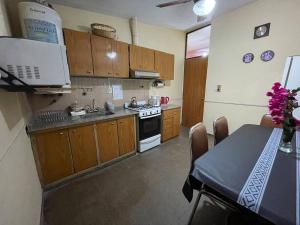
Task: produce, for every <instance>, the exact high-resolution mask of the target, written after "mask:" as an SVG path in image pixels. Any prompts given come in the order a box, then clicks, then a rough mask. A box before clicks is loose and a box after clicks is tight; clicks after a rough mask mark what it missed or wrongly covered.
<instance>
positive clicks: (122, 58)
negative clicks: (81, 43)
mask: <svg viewBox="0 0 300 225" xmlns="http://www.w3.org/2000/svg"><path fill="white" fill-rule="evenodd" d="M91 40H92V55H93V62H94V74H95V76H98V77H120V78H126V77H127V78H128V77H129V52H128V44H127V43H124V42H120V41H115V40H112V39H108V38H104V37H99V36H95V35H92V38H91Z"/></svg>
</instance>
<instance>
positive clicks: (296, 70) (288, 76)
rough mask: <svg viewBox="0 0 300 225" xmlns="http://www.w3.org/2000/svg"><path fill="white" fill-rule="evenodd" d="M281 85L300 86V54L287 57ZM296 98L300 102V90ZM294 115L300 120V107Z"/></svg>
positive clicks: (287, 86)
mask: <svg viewBox="0 0 300 225" xmlns="http://www.w3.org/2000/svg"><path fill="white" fill-rule="evenodd" d="M281 85H282V86H284V87H285V88H287V89H290V90H291V89H296V88H298V87H300V56H290V57H288V58H287V60H286V63H285V68H284V73H283V78H282V81H281ZM296 99H297V100H298V102H299V103H300V92H298V95H297V96H296ZM294 116H295V117H296V118H297V119H299V120H300V108H298V109H296V110H294Z"/></svg>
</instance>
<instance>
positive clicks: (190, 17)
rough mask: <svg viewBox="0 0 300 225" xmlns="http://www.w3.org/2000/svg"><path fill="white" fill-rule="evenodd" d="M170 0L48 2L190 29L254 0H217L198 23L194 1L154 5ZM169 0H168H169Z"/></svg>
mask: <svg viewBox="0 0 300 225" xmlns="http://www.w3.org/2000/svg"><path fill="white" fill-rule="evenodd" d="M168 1H169V0H49V2H52V3H57V4H62V5H66V6H71V7H74V8H79V9H85V10H89V11H93V12H98V13H103V14H107V15H112V16H117V17H122V18H130V17H133V16H137V18H138V20H139V21H141V22H144V23H147V24H153V25H160V26H164V27H169V28H174V29H178V30H183V31H187V30H191V29H193V28H196V27H200V26H202V25H205V24H208V23H209V22H210V20H211V18H212V17H215V16H218V15H220V14H224V13H226V12H229V11H231V10H233V9H236V8H239V7H241V6H243V5H245V4H248V3H250V2H253V1H255V0H225V1H224V0H216V2H217V5H216V8H215V10H214V12H213V13H212V15H210V17H209V18H208V19H206V20H204V21H201V22H199V23H197V18H196V16H195V15H194V13H193V11H192V8H193V2H190V3H186V4H182V5H177V6H171V7H167V8H162V9H160V8H157V7H155V6H156V5H157V4H159V3H164V2H168ZM170 1H171V0H170Z"/></svg>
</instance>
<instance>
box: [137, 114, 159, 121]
mask: <svg viewBox="0 0 300 225" xmlns="http://www.w3.org/2000/svg"><path fill="white" fill-rule="evenodd" d="M158 116H161V113H160V114H155V115H152V116H145V117H140V119H141V120H145V119H150V118H153V117H158Z"/></svg>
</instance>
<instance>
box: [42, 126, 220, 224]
mask: <svg viewBox="0 0 300 225" xmlns="http://www.w3.org/2000/svg"><path fill="white" fill-rule="evenodd" d="M210 144H212V138H211V137H210ZM189 163H190V153H189V141H188V131H187V130H186V129H183V130H182V134H181V136H180V137H178V138H176V139H174V140H171V141H169V142H167V143H165V144H163V145H161V146H160V147H158V148H155V149H153V150H151V151H148V152H146V153H143V154H140V155H137V156H134V157H131V158H129V159H126V160H124V161H122V162H120V163H117V164H115V165H113V166H110V167H107V168H105V169H103V170H100V171H97V172H96V173H94V174H93V175H91V176H86V177H83V178H80V179H78V180H76V181H73V182H72V183H70V184H68V185H65V186H63V187H61V188H59V189H56V190H52V191H50V192H48V193H47V194H46V196H45V204H44V217H45V224H46V225H185V224H187V221H188V218H189V215H190V213H191V210H192V206H193V203H192V204H190V203H188V202H187V201H186V199H185V198H184V196H183V194H182V192H181V188H182V185H183V183H184V181H185V178H186V175H187V173H188V168H189V166H190V165H189ZM203 199H204V200H202V201H201V202H200V204H199V207H198V210H197V213H196V215H195V220H194V223H193V224H201V225H219V224H220V225H221V224H225V223H224V218H225V216H226V212H225V211H224V210H222V209H221V208H220V207H218V206H216V204H215V203H213V202H211V201H208V200H206V199H205V198H203Z"/></svg>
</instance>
